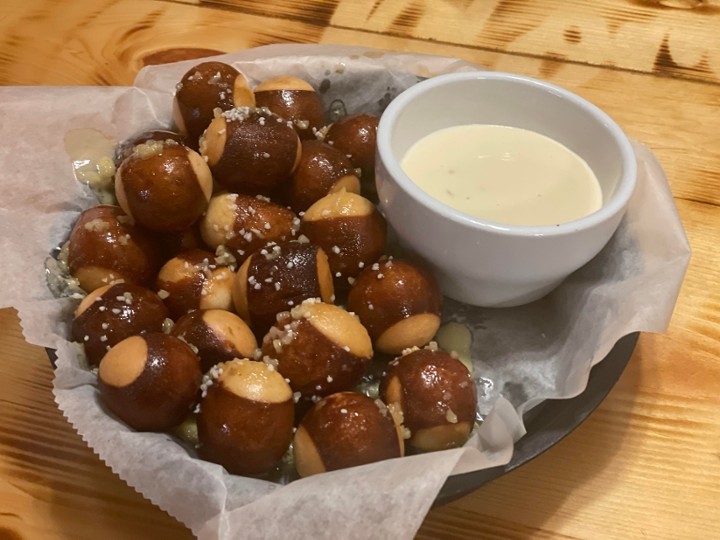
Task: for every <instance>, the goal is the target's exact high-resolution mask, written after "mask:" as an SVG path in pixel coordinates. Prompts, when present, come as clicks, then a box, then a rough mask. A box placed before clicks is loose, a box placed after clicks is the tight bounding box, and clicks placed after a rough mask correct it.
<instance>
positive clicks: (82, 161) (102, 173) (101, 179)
mask: <svg viewBox="0 0 720 540" xmlns="http://www.w3.org/2000/svg"><path fill="white" fill-rule="evenodd" d="M63 142H64V143H65V152H67V155H68V156H69V157H70V160H71V161H72V165H73V172H74V173H75V178H77V180H78V182H82V183H83V184H86V185H88V186H89V187H90V189H92V190H93V193H95V195H96V196H97V198H98V201H99V202H100V203H102V204H117V202H116V200H115V189H114V185H113V179H114V176H115V164H114V162H113V155H114V153H115V146H116V143H115V141H113V140H112V139H109V138H107V137H105V135H103V134H102V133H101V132H99V131H98V130H96V129H88V128H80V129H72V130H70V131H68V132H67V133H66V134H65V139H64V141H63Z"/></svg>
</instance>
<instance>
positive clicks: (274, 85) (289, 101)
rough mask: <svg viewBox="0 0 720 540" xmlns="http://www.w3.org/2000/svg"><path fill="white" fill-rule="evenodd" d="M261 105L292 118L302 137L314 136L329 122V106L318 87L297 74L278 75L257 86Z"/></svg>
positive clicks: (258, 102) (309, 137)
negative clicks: (326, 105)
mask: <svg viewBox="0 0 720 540" xmlns="http://www.w3.org/2000/svg"><path fill="white" fill-rule="evenodd" d="M255 102H256V103H257V106H258V107H267V108H268V109H270V110H271V111H272V112H274V113H275V114H277V115H278V116H281V117H283V118H285V119H286V120H290V121H291V122H292V123H293V126H294V127H295V130H296V131H297V133H298V135H299V136H300V138H301V139H314V138H315V131H317V130H318V129H320V128H321V127H323V126H324V125H325V108H324V107H323V104H322V100H321V99H320V96H319V95H318V93H317V92H315V89H314V88H313V87H312V86H311V85H310V84H309V83H307V82H305V81H304V80H302V79H299V78H297V77H287V76H286V77H276V78H274V79H270V80H267V81H263V82H261V83H260V84H258V85H257V86H256V87H255Z"/></svg>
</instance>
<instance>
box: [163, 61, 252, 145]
mask: <svg viewBox="0 0 720 540" xmlns="http://www.w3.org/2000/svg"><path fill="white" fill-rule="evenodd" d="M254 106H255V95H254V94H253V92H252V90H251V89H250V87H249V86H248V83H247V80H246V79H245V77H244V76H243V75H242V74H241V73H240V72H239V71H238V70H236V69H235V68H234V67H232V66H229V65H227V64H224V63H222V62H203V63H201V64H198V65H197V66H195V67H193V68H191V69H190V70H189V71H188V72H187V73H185V75H183V78H182V79H181V80H180V83H178V85H177V88H176V91H175V99H174V102H173V119H174V120H175V124H176V125H177V127H178V129H179V130H180V132H181V133H182V134H184V135H185V136H186V137H187V138H188V140H189V141H190V147H191V148H193V149H195V150H197V149H198V144H199V143H198V141H199V139H200V136H201V135H202V134H203V131H205V129H206V128H207V127H208V125H210V122H211V121H212V119H213V118H214V116H215V114H214V111H215V109H220V110H223V111H227V110H230V109H232V108H234V107H254Z"/></svg>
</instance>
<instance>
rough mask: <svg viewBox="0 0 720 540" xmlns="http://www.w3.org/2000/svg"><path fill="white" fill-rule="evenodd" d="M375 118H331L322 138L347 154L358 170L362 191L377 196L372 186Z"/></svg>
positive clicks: (373, 198) (361, 116)
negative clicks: (330, 122) (331, 122)
mask: <svg viewBox="0 0 720 540" xmlns="http://www.w3.org/2000/svg"><path fill="white" fill-rule="evenodd" d="M378 121H379V118H378V117H377V116H375V115H373V114H351V115H349V116H345V117H343V118H340V119H339V120H337V121H336V122H334V123H333V124H332V125H331V126H330V128H329V129H328V131H327V133H326V134H325V139H324V140H325V142H326V143H328V144H330V145H332V146H333V147H334V148H337V149H338V150H340V151H341V152H342V153H343V154H345V155H347V157H348V158H349V159H350V161H351V162H352V164H353V167H355V168H358V169H360V170H361V171H362V174H361V177H360V179H361V182H362V194H363V195H364V196H365V197H367V198H368V199H370V200H373V201H374V200H377V190H376V189H375V144H376V139H377V127H378Z"/></svg>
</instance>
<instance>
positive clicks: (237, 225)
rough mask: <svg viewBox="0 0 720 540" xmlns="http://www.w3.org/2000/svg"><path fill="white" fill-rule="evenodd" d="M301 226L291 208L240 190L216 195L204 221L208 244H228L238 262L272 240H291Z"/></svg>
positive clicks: (205, 238) (201, 225)
mask: <svg viewBox="0 0 720 540" xmlns="http://www.w3.org/2000/svg"><path fill="white" fill-rule="evenodd" d="M299 227H300V219H299V218H298V217H297V216H296V215H295V213H294V212H292V211H291V210H288V209H287V208H284V207H282V206H280V205H279V204H275V203H273V202H271V201H269V200H268V199H266V198H265V197H262V196H258V197H252V196H250V195H242V194H237V193H221V194H219V195H215V196H214V197H213V198H212V199H210V205H209V206H208V209H207V212H206V213H205V215H204V216H203V217H202V219H201V220H200V233H201V234H202V237H203V240H204V241H205V242H206V243H207V245H208V246H210V247H211V248H213V249H216V248H217V247H218V246H221V245H224V246H225V247H226V248H227V249H228V250H230V251H231V252H232V254H233V255H234V256H235V259H236V260H237V262H238V263H242V262H243V261H244V260H245V259H246V258H247V257H249V256H250V254H251V253H252V252H253V251H257V250H258V249H260V248H262V247H264V246H265V245H266V244H268V243H269V242H282V241H284V240H290V239H291V238H293V237H294V236H295V234H296V233H297V230H298V228H299Z"/></svg>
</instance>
